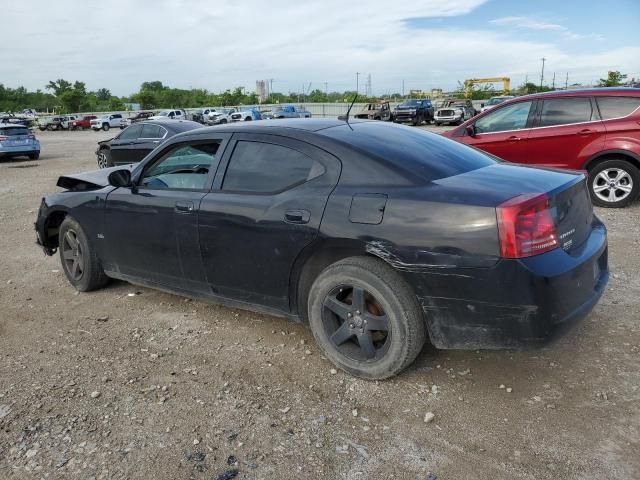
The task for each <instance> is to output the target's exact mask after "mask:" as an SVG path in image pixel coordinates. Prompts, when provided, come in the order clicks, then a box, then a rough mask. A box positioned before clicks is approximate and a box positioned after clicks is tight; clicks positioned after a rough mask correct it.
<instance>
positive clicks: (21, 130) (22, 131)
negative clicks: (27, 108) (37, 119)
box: [0, 127, 31, 137]
mask: <svg viewBox="0 0 640 480" xmlns="http://www.w3.org/2000/svg"><path fill="white" fill-rule="evenodd" d="M30 133H31V132H30V131H29V129H28V128H27V127H6V128H0V136H7V137H13V136H16V135H29V134H30Z"/></svg>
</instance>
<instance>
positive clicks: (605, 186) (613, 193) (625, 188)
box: [589, 159, 640, 208]
mask: <svg viewBox="0 0 640 480" xmlns="http://www.w3.org/2000/svg"><path fill="white" fill-rule="evenodd" d="M639 192H640V171H639V170H638V169H637V168H636V167H635V166H634V165H633V164H631V162H628V161H626V160H619V159H611V160H605V161H604V162H600V163H598V164H597V165H596V166H594V167H593V168H591V169H589V193H590V194H591V200H592V201H593V203H594V204H595V205H598V206H599V207H609V208H621V207H626V206H627V205H629V204H630V203H631V202H633V201H634V200H635V199H636V198H638V193H639Z"/></svg>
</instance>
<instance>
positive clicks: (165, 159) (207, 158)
mask: <svg viewBox="0 0 640 480" xmlns="http://www.w3.org/2000/svg"><path fill="white" fill-rule="evenodd" d="M219 147H220V142H211V143H200V144H193V145H180V146H177V147H174V148H173V149H172V150H170V151H169V152H168V153H167V154H165V155H164V156H162V157H161V158H160V160H159V161H157V162H155V163H153V164H152V165H151V166H150V167H149V168H147V169H146V170H145V172H144V174H143V175H142V179H141V181H140V185H141V186H142V187H147V188H154V189H180V190H182V189H196V190H202V189H204V188H205V186H206V183H207V178H208V175H209V171H210V170H214V169H215V168H216V167H217V166H218V157H217V152H218V148H219Z"/></svg>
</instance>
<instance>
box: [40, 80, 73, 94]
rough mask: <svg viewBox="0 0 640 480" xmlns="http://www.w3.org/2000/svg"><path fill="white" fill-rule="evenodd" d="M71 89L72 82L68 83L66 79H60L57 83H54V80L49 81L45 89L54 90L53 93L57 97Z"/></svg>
mask: <svg viewBox="0 0 640 480" xmlns="http://www.w3.org/2000/svg"><path fill="white" fill-rule="evenodd" d="M71 87H72V85H71V82H67V81H66V80H64V79H62V78H59V79H58V80H56V81H53V80H51V81H49V83H48V84H47V86H46V87H45V88H46V89H47V90H53V93H54V94H55V96H56V97H59V96H60V95H62V94H63V93H64V92H68V91H69V90H71Z"/></svg>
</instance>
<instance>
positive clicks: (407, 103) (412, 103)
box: [400, 100, 420, 107]
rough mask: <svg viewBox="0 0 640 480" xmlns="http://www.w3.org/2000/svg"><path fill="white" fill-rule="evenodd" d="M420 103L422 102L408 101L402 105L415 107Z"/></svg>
mask: <svg viewBox="0 0 640 480" xmlns="http://www.w3.org/2000/svg"><path fill="white" fill-rule="evenodd" d="M419 103H420V100H407V101H406V102H403V103H401V104H400V106H401V107H415V106H417V105H418V104H419Z"/></svg>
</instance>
